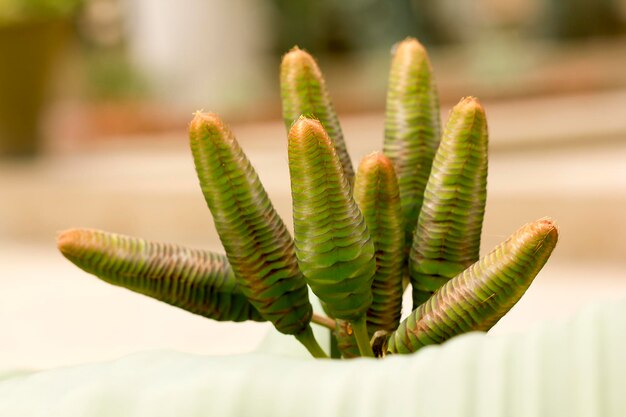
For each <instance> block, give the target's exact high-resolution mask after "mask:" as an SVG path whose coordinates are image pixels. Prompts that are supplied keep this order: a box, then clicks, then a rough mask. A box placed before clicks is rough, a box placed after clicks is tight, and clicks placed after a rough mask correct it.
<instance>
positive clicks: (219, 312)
mask: <svg viewBox="0 0 626 417" xmlns="http://www.w3.org/2000/svg"><path fill="white" fill-rule="evenodd" d="M57 242H58V246H59V249H60V250H61V253H62V254H63V256H65V257H66V258H67V259H69V260H70V261H71V262H72V263H74V264H75V265H76V266H78V267H79V268H81V269H83V270H84V271H86V272H89V273H90V274H93V275H95V276H97V277H98V278H100V279H102V280H103V281H106V282H108V283H109V284H113V285H117V286H120V287H124V288H128V289H129V290H131V291H135V292H138V293H140V294H144V295H147V296H149V297H152V298H155V299H157V300H159V301H163V302H166V303H168V304H171V305H173V306H176V307H180V308H182V309H184V310H187V311H189V312H191V313H194V314H199V315H201V316H204V317H208V318H210V319H214V320H219V321H244V320H254V321H264V319H263V318H262V317H261V315H260V314H259V312H258V311H257V310H256V309H255V308H254V307H253V306H252V305H251V304H250V303H249V302H248V299H247V298H246V297H245V296H244V295H243V293H242V292H241V288H240V286H239V285H238V284H237V282H236V281H235V277H234V275H233V272H232V270H231V268H230V265H229V264H228V260H227V259H226V257H225V256H224V255H219V254H216V253H212V252H208V251H203V250H197V249H189V248H185V247H182V246H177V245H172V244H168V243H161V242H151V241H147V240H143V239H138V238H133V237H129V236H123V235H118V234H114V233H107V232H102V231H99V230H91V229H71V230H66V231H64V232H62V233H61V234H59V236H58V239H57Z"/></svg>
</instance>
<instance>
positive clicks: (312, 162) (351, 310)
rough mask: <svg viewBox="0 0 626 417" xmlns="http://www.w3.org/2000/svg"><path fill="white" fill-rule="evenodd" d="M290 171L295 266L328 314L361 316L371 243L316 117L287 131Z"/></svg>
mask: <svg viewBox="0 0 626 417" xmlns="http://www.w3.org/2000/svg"><path fill="white" fill-rule="evenodd" d="M289 171H290V175H291V194H292V197H293V222H294V231H295V243H296V253H297V256H298V263H299V265H300V269H301V270H302V273H303V274H304V276H305V278H306V281H307V283H308V284H309V286H310V287H311V289H312V290H313V292H314V293H315V294H316V295H317V296H318V297H319V298H320V300H322V301H323V302H324V303H326V307H327V309H328V310H329V311H330V312H331V313H332V315H333V317H336V318H340V319H345V320H352V319H358V318H361V317H363V316H364V315H365V313H366V312H367V309H368V308H369V306H370V304H371V303H372V291H371V286H372V279H373V278H374V272H375V270H376V261H375V259H374V244H373V242H372V240H371V238H370V235H369V231H368V230H367V226H366V225H365V219H364V218H363V215H362V214H361V211H360V210H359V208H358V207H357V205H356V203H355V202H354V199H353V198H352V193H351V188H350V185H349V184H348V180H347V179H346V177H345V175H344V174H343V170H342V167H341V163H340V162H339V158H338V156H337V153H336V151H335V148H334V147H333V145H332V143H331V140H330V138H329V137H328V135H327V134H326V132H325V131H324V128H323V127H322V125H321V123H320V122H319V121H317V120H312V119H307V118H305V117H301V118H300V119H298V121H297V122H296V123H295V124H294V125H293V127H292V128H291V130H290V131H289Z"/></svg>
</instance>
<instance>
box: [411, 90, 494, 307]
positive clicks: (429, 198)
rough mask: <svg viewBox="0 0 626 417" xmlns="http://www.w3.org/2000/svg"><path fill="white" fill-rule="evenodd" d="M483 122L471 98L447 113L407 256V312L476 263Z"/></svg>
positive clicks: (483, 183) (483, 190) (483, 187)
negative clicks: (409, 304)
mask: <svg viewBox="0 0 626 417" xmlns="http://www.w3.org/2000/svg"><path fill="white" fill-rule="evenodd" d="M487 141H488V139H487V121H486V118H485V112H484V110H483V108H482V106H481V105H480V103H479V102H478V100H476V99H475V98H473V97H467V98H464V99H462V100H461V101H460V102H459V104H457V105H456V106H455V107H454V108H453V109H452V111H451V112H450V117H449V119H448V123H447V124H446V129H445V132H444V134H443V137H442V139H441V144H440V145H439V149H438V150H437V154H436V155H435V159H434V161H433V166H432V171H431V174H430V178H429V180H428V184H427V186H426V190H425V192H424V203H423V205H422V211H421V213H420V216H419V220H418V222H417V227H416V229H415V235H414V237H413V245H412V247H411V250H410V252H409V273H410V277H411V284H412V286H413V308H417V307H418V306H419V305H420V304H422V303H423V302H425V301H426V300H427V299H428V298H429V297H430V296H431V295H432V294H433V292H435V291H436V290H437V289H438V288H439V287H441V286H442V285H443V284H444V283H446V282H447V281H448V280H449V279H450V278H452V277H454V276H455V275H456V274H458V273H459V272H461V271H463V270H464V269H465V268H467V267H468V266H469V265H471V264H472V263H474V262H476V261H477V260H478V256H479V249H480V232H481V229H482V224H483V215H484V213H485V202H486V199H487V145H488V143H487Z"/></svg>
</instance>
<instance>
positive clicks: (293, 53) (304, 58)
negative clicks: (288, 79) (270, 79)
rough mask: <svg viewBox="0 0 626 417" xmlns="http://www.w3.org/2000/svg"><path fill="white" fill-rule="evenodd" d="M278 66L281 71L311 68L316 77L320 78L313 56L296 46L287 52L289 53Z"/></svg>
mask: <svg viewBox="0 0 626 417" xmlns="http://www.w3.org/2000/svg"><path fill="white" fill-rule="evenodd" d="M280 66H281V68H283V69H284V68H294V67H295V68H302V67H308V68H311V69H312V70H313V71H314V72H315V74H316V75H317V76H318V77H321V71H320V69H319V67H318V66H317V63H316V62H315V58H313V55H311V54H310V53H308V52H307V51H305V50H304V49H300V48H299V47H298V46H294V47H293V48H291V49H290V50H289V52H287V53H286V54H285V55H283V59H282V62H281V64H280Z"/></svg>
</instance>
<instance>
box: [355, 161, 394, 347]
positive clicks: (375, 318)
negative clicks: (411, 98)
mask: <svg viewBox="0 0 626 417" xmlns="http://www.w3.org/2000/svg"><path fill="white" fill-rule="evenodd" d="M354 199H355V201H356V203H357V205H358V206H359V209H360V210H361V213H363V217H364V218H365V224H366V225H367V228H368V229H369V232H370V236H371V238H372V241H373V242H374V249H375V250H376V253H375V259H376V273H375V275H374V281H373V282H372V297H373V301H372V305H371V306H370V308H369V310H368V311H367V331H368V333H369V335H370V337H371V336H372V335H373V334H374V332H376V331H378V330H386V331H389V332H391V331H394V330H395V329H396V328H397V327H398V324H399V323H400V314H401V310H402V292H403V291H402V276H403V271H404V250H405V249H404V239H405V235H404V223H403V221H402V207H401V205H400V194H399V191H398V180H397V179H396V174H395V171H394V168H393V164H392V163H391V161H390V160H389V158H387V157H386V156H384V155H383V154H382V153H380V152H374V153H372V154H370V155H367V156H366V157H365V158H363V160H362V161H361V163H360V165H359V169H358V171H357V174H356V181H355V184H354Z"/></svg>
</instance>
